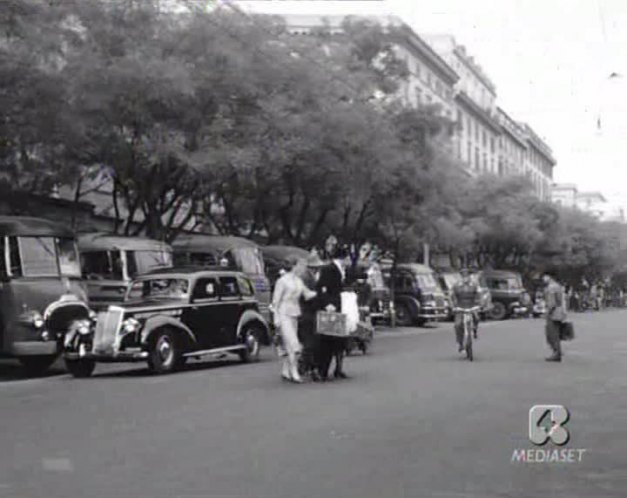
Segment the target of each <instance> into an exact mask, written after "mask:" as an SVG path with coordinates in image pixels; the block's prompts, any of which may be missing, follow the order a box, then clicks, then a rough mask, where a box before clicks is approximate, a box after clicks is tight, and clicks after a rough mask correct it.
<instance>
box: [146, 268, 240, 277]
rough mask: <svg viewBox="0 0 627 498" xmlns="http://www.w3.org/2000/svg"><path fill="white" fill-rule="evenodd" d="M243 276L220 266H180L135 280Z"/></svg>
mask: <svg viewBox="0 0 627 498" xmlns="http://www.w3.org/2000/svg"><path fill="white" fill-rule="evenodd" d="M238 275H239V276H243V275H244V274H243V273H242V272H240V271H237V270H230V269H228V268H223V267H220V266H215V267H214V266H178V267H174V268H164V269H161V270H153V271H151V272H149V273H146V274H144V275H141V276H138V277H137V278H136V279H135V280H146V279H151V278H155V277H168V278H172V277H182V278H188V277H202V276H207V277H216V276H217V277H234V276H238Z"/></svg>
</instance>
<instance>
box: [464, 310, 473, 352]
mask: <svg viewBox="0 0 627 498" xmlns="http://www.w3.org/2000/svg"><path fill="white" fill-rule="evenodd" d="M464 335H465V337H466V358H468V361H472V360H473V356H472V332H471V331H470V324H469V323H468V320H465V321H464Z"/></svg>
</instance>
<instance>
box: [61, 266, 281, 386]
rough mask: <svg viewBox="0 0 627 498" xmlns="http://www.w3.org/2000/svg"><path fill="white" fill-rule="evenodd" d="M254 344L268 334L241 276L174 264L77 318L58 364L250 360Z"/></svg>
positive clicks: (155, 366) (88, 366)
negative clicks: (91, 317) (88, 317)
mask: <svg viewBox="0 0 627 498" xmlns="http://www.w3.org/2000/svg"><path fill="white" fill-rule="evenodd" d="M261 344H266V345H267V344H270V331H269V327H268V323H267V322H266V320H265V319H264V318H263V317H262V315H261V313H260V312H259V306H258V303H257V299H256V298H255V293H254V289H253V284H252V283H251V282H250V280H249V279H248V278H247V277H246V276H245V275H243V274H242V273H240V272H236V271H227V270H221V269H211V270H210V269H206V268H202V269H198V268H193V269H192V268H190V269H180V268H179V269H176V268H174V269H169V270H162V271H159V272H154V273H151V274H148V275H145V276H142V277H139V278H137V279H136V280H134V281H133V282H132V284H131V286H130V287H129V290H128V293H127V295H126V297H125V300H124V302H123V303H121V304H120V305H119V306H118V305H113V306H109V308H108V309H107V310H106V311H103V312H100V313H98V314H97V317H96V320H95V321H94V322H93V323H88V322H83V323H78V324H77V327H76V330H74V331H73V333H68V334H67V335H66V341H65V361H66V365H67V368H68V370H69V371H70V372H71V373H72V374H73V375H74V376H75V377H87V376H89V375H91V374H92V372H93V370H94V367H95V364H96V362H98V361H102V362H124V361H147V362H148V366H149V368H150V369H151V370H152V371H153V372H155V373H165V372H171V371H173V370H175V369H177V368H178V367H181V366H182V365H183V364H184V363H185V360H186V359H187V358H190V357H192V358H200V357H203V356H208V355H220V354H224V353H234V354H237V355H239V356H240V358H241V360H242V361H245V362H247V361H253V360H256V359H257V357H258V355H259V350H260V347H261Z"/></svg>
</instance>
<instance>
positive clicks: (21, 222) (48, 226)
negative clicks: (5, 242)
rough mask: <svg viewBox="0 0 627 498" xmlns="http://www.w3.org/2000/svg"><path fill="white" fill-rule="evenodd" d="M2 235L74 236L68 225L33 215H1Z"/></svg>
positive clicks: (0, 228)
mask: <svg viewBox="0 0 627 498" xmlns="http://www.w3.org/2000/svg"><path fill="white" fill-rule="evenodd" d="M0 236H4V237H10V236H16V237H20V236H22V237H29V236H30V237H74V234H73V233H72V231H71V230H70V229H68V228H67V227H65V226H63V225H60V224H58V223H56V222H53V221H49V220H45V219H42V218H34V217H31V216H0Z"/></svg>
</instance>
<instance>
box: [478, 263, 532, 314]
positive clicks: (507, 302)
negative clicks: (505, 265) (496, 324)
mask: <svg viewBox="0 0 627 498" xmlns="http://www.w3.org/2000/svg"><path fill="white" fill-rule="evenodd" d="M479 279H480V281H481V282H484V283H485V285H486V286H487V288H488V289H489V290H490V295H491V297H492V309H491V310H490V318H492V319H493V320H503V319H505V318H510V317H517V316H528V315H529V314H530V313H531V311H532V302H531V297H530V296H529V293H528V292H527V291H526V290H525V288H524V286H523V282H522V277H521V275H520V274H519V273H517V272H514V271H506V270H484V271H482V272H480V273H479Z"/></svg>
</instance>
